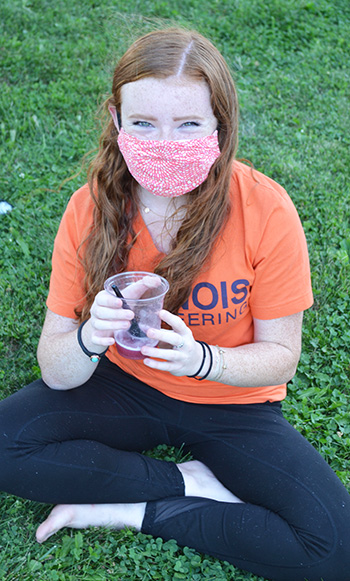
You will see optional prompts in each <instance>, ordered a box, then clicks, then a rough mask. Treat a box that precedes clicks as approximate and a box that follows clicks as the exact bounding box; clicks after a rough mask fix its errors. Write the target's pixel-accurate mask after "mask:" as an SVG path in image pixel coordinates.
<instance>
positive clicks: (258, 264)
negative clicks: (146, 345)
mask: <svg viewBox="0 0 350 581" xmlns="http://www.w3.org/2000/svg"><path fill="white" fill-rule="evenodd" d="M253 175H254V178H255V179H254V178H253ZM256 180H257V181H256ZM230 192H231V197H232V210H231V214H230V217H229V220H228V222H227V224H226V226H225V228H224V230H223V231H222V233H221V235H220V237H219V239H218V240H217V243H216V245H215V248H214V250H213V252H212V256H211V261H210V264H209V267H206V268H205V269H203V272H202V273H201V275H200V276H199V277H198V278H197V279H196V280H195V281H194V284H193V288H192V293H191V296H190V297H189V299H188V300H187V301H186V303H185V304H184V305H182V308H181V310H180V312H179V316H180V317H181V318H182V319H183V320H184V321H185V323H186V324H187V325H188V326H189V327H190V328H191V330H192V332H193V335H194V337H195V339H198V340H202V341H205V342H207V343H209V344H212V345H219V346H221V347H236V346H238V345H243V344H247V343H251V342H252V341H253V317H255V318H257V319H276V318H279V317H285V316H287V315H291V314H294V313H297V312H299V311H303V310H305V309H307V308H309V307H310V306H311V305H312V302H313V299H312V290H311V282H310V268H309V260H308V252H307V245H306V240H305V236H304V232H303V229H302V226H301V223H300V219H299V217H298V214H297V212H296V209H295V207H294V205H293V203H292V201H291V200H290V198H289V196H288V195H287V193H286V192H285V190H284V189H283V188H282V187H281V186H280V185H278V184H277V183H276V182H274V181H273V180H271V179H270V178H268V177H266V176H264V175H263V174H261V173H260V172H257V171H255V170H254V171H253V172H252V170H251V168H250V167H248V166H246V165H244V164H242V163H239V162H234V166H233V173H232V180H231V186H230ZM92 212H93V201H92V199H91V197H90V194H89V188H88V186H87V185H85V186H83V187H82V188H80V189H79V190H78V191H77V192H75V194H74V195H73V196H72V198H71V199H70V201H69V203H68V206H67V209H66V211H65V213H64V215H63V218H62V221H61V224H60V227H59V230H58V233H57V237H56V240H55V245H54V251H53V257H52V267H53V268H52V275H51V280H50V291H49V295H48V299H47V306H48V308H49V309H50V310H52V311H53V312H54V313H57V314H58V315H62V316H64V317H70V318H75V314H74V308H75V307H76V306H77V305H81V304H82V302H83V297H84V289H83V284H82V281H83V274H84V273H83V270H82V267H81V264H80V263H79V261H78V260H77V258H76V251H77V248H78V246H79V244H80V242H81V241H82V240H83V239H84V238H85V236H86V234H87V232H88V231H89V229H90V228H91V224H92ZM134 228H135V231H136V232H137V233H139V235H138V236H137V241H136V244H135V246H134V247H133V249H132V251H131V253H130V258H129V263H128V270H148V271H153V270H154V266H155V264H156V263H157V262H159V260H160V258H161V257H162V255H161V254H160V253H159V251H158V250H157V249H156V247H155V246H154V244H153V241H152V238H151V236H150V234H149V232H148V230H147V227H146V226H145V223H144V222H143V219H142V217H141V215H138V217H137V219H136V222H135V224H134ZM107 357H108V358H109V359H110V360H111V361H112V362H114V363H116V364H117V365H118V366H119V367H121V368H122V369H124V371H126V372H127V373H129V374H131V375H134V376H135V377H137V378H138V379H140V380H141V381H143V382H145V383H147V384H148V385H150V386H151V387H154V388H155V389H158V390H159V391H162V392H163V393H165V394H166V395H168V396H170V397H172V398H175V399H179V400H183V401H188V402H194V403H214V404H226V403H237V404H246V403H261V402H265V401H278V400H282V399H283V398H284V397H285V396H286V385H285V384H282V385H275V386H267V387H266V386H265V387H254V388H248V387H235V386H229V385H225V384H223V383H218V382H215V381H207V380H203V381H197V380H195V379H190V378H187V377H175V376H173V375H171V374H170V373H168V372H165V371H155V370H153V369H150V368H149V367H146V366H145V365H144V364H143V362H142V360H141V361H140V360H136V361H135V360H131V359H125V358H123V357H121V356H120V355H119V354H118V352H117V350H116V348H115V346H112V347H110V349H109V350H108V352H107Z"/></svg>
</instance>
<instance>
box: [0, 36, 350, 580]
mask: <svg viewBox="0 0 350 581" xmlns="http://www.w3.org/2000/svg"><path fill="white" fill-rule="evenodd" d="M105 105H106V112H107V113H108V116H109V121H108V123H107V124H106V128H105V130H104V132H103V134H102V137H101V141H100V150H99V153H98V155H97V157H96V159H95V160H94V162H93V164H92V168H91V173H90V179H89V183H88V184H87V185H85V186H83V187H82V188H81V189H80V190H78V191H77V192H76V193H75V194H74V195H73V196H72V198H71V200H70V202H69V204H68V206H67V209H66V212H65V214H64V216H63V218H62V222H61V225H60V228H59V231H58V234H57V238H56V241H55V247H54V253H53V269H52V276H51V282H50V291H49V295H48V299H47V307H48V310H47V315H46V319H45V323H44V327H43V331H42V335H41V339H40V343H39V348H38V359H39V364H40V367H41V370H42V380H39V381H36V382H34V383H33V384H31V385H29V386H27V387H26V388H24V389H22V390H20V391H19V392H18V393H16V394H14V395H13V396H11V397H9V398H8V399H6V400H4V401H3V402H1V405H0V414H1V438H0V440H1V475H0V486H1V488H2V489H3V490H5V491H7V492H9V493H12V494H16V495H19V496H23V497H26V498H29V499H33V500H38V501H41V502H47V503H54V504H57V505H58V506H56V507H55V508H54V509H53V511H52V512H51V514H50V515H49V516H48V518H47V519H46V520H45V522H43V523H42V524H41V525H40V526H39V528H38V531H37V539H38V541H39V542H43V541H45V540H46V539H47V538H48V537H49V536H51V535H52V534H54V533H55V532H56V531H57V530H59V529H60V528H62V527H64V526H70V527H75V528H84V527H88V526H91V525H95V526H109V527H112V528H118V527H123V526H125V525H128V526H132V527H135V529H136V530H138V531H143V532H144V533H149V534H153V535H156V536H161V537H163V538H164V539H169V538H175V539H176V540H177V541H178V542H179V543H180V544H182V545H189V546H191V547H194V548H196V549H197V550H199V551H202V552H205V553H209V554H211V555H214V556H216V557H218V558H220V559H225V560H227V561H229V562H231V563H233V564H234V565H236V566H237V567H240V568H243V569H246V570H248V571H251V572H253V573H256V574H258V575H262V576H264V577H265V578H268V579H276V580H286V581H287V580H290V581H302V580H304V579H308V581H321V579H323V581H346V580H347V579H348V578H349V569H350V546H349V545H350V498H349V495H348V493H347V491H346V490H345V488H344V487H343V486H342V484H341V483H340V481H339V480H338V479H337V477H336V475H335V474H334V473H333V472H332V470H331V469H330V467H329V466H328V465H327V463H326V462H325V461H324V460H323V459H322V458H321V457H320V455H319V454H318V453H317V452H316V451H315V450H314V449H313V447H312V446H311V445H310V444H309V443H308V442H307V441H306V440H305V439H304V438H303V437H302V436H301V435H300V434H299V433H298V432H297V431H296V430H294V428H293V427H292V426H291V425H290V424H289V423H288V422H287V421H286V420H285V419H284V417H283V415H282V411H281V404H280V402H281V400H283V399H284V397H285V396H286V382H288V381H289V380H290V379H291V378H292V377H293V375H294V373H295V369H296V366H297V363H298V359H299V356H300V347H301V326H302V316H303V311H304V310H305V309H307V308H309V307H310V306H311V304H312V292H311V286H310V274H309V263H308V255H307V247H306V242H305V237H304V234H303V230H302V227H301V224H300V221H299V218H298V215H297V213H296V210H295V208H294V206H293V204H292V202H291V200H290V198H289V197H288V195H287V194H286V192H285V191H284V190H283V188H282V187H281V186H279V185H278V184H276V183H275V182H274V181H272V180H271V179H269V178H267V177H266V176H264V175H262V174H261V173H259V172H256V171H255V170H252V169H251V168H250V167H248V166H246V165H244V164H242V163H239V162H238V161H236V160H235V159H234V157H235V151H236V145H237V99H236V93H235V87H234V85H233V81H232V78H231V76H230V74H229V71H228V68H227V66H226V64H225V62H224V60H223V58H222V56H221V55H220V53H219V52H218V51H217V50H216V49H215V48H214V46H213V45H212V44H211V43H210V42H209V41H208V40H207V39H205V38H203V37H202V36H201V35H199V34H197V33H195V32H190V31H185V30H181V29H170V30H163V31H156V32H153V33H150V34H148V35H146V36H144V37H142V38H140V39H139V40H138V41H136V42H135V43H134V44H133V45H132V46H131V47H130V48H129V50H128V51H127V52H126V53H125V55H124V56H123V57H122V59H121V60H120V62H119V63H118V65H117V67H116V69H115V73H114V79H113V90H112V95H111V97H110V98H109V99H108V100H107V102H106V104H105ZM125 270H129V271H130V270H146V271H150V272H156V273H158V274H161V275H162V276H164V277H165V278H166V279H167V280H168V282H169V284H170V290H169V293H168V294H167V295H166V302H165V308H164V309H163V310H162V311H161V312H160V313H159V316H160V318H161V320H162V321H163V323H164V324H163V328H161V329H160V330H156V329H150V330H149V331H148V332H147V334H148V335H149V337H151V338H153V339H154V340H157V341H159V345H158V347H157V348H156V347H143V355H144V359H142V360H131V359H126V358H123V357H121V356H120V355H119V354H118V352H117V350H116V348H115V343H114V333H115V332H116V331H118V330H121V329H128V328H129V327H130V324H131V323H130V322H131V320H132V319H133V316H134V315H133V312H132V311H131V310H130V309H125V308H123V303H122V301H121V299H119V298H117V297H113V296H112V295H110V294H108V293H107V292H106V291H105V290H103V283H104V281H105V280H106V279H107V278H108V277H109V276H111V275H112V274H114V273H116V272H121V271H125ZM160 443H166V444H168V445H172V446H182V447H183V449H184V452H190V453H191V454H192V457H193V460H191V461H189V462H184V463H182V464H179V465H176V464H175V463H173V462H165V461H160V460H156V459H153V458H149V457H147V456H145V455H143V454H142V451H144V450H147V449H150V448H152V447H154V446H156V445H158V444H160Z"/></svg>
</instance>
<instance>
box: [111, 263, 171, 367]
mask: <svg viewBox="0 0 350 581" xmlns="http://www.w3.org/2000/svg"><path fill="white" fill-rule="evenodd" d="M113 285H116V286H117V288H118V289H119V291H120V292H121V293H122V295H123V299H122V300H123V305H124V308H125V309H130V310H131V311H133V313H134V315H135V317H134V318H133V320H132V321H131V325H130V328H129V329H128V330H121V331H116V332H115V333H114V339H115V342H116V347H117V350H118V353H119V354H120V355H122V356H123V357H126V358H128V359H143V358H144V355H143V354H142V353H141V348H142V347H143V346H144V345H151V346H152V347H155V346H156V345H157V343H158V341H156V340H154V339H149V338H148V337H147V335H146V332H147V330H148V329H149V328H150V327H152V328H154V329H160V326H161V320H160V318H159V316H158V313H159V311H160V310H161V308H162V307H163V302H164V296H165V295H166V293H167V292H168V290H169V283H168V281H167V280H165V278H163V277H162V276H159V275H158V274H154V273H153V272H145V271H134V272H121V273H119V274H115V275H114V276H111V277H110V278H108V279H107V280H106V281H105V284H104V288H105V290H106V291H107V292H109V293H110V294H112V295H113V296H116V293H115V291H114V290H113Z"/></svg>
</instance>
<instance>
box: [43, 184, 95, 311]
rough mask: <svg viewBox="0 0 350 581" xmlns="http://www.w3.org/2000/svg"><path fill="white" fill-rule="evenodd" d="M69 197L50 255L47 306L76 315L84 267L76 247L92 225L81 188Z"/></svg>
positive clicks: (82, 301)
mask: <svg viewBox="0 0 350 581" xmlns="http://www.w3.org/2000/svg"><path fill="white" fill-rule="evenodd" d="M77 194H78V195H77V196H75V195H74V196H72V198H71V200H70V201H69V203H68V206H67V208H66V211H65V212H64V214H63V217H62V220H61V223H60V226H59V229H58V232H57V235H56V238H55V242H54V248H53V254H52V271H51V278H50V288H49V294H48V297H47V301H46V305H47V307H48V308H49V309H50V310H51V311H53V312H54V313H56V314H57V315H61V316H63V317H69V318H72V319H75V318H76V315H75V312H74V309H75V308H76V307H77V306H82V305H83V303H84V297H85V291H84V284H83V280H84V269H83V266H82V264H81V262H80V260H79V259H78V256H77V250H78V248H79V246H80V244H81V242H82V241H83V240H84V239H85V237H86V235H87V233H88V230H89V228H88V227H87V225H90V224H91V220H90V215H91V211H90V208H89V204H87V203H86V202H85V201H84V198H83V197H82V195H81V191H80V190H78V192H77Z"/></svg>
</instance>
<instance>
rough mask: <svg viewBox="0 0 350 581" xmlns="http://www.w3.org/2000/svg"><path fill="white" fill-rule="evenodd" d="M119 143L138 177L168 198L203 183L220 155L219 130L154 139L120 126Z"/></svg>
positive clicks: (134, 175) (146, 186)
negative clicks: (196, 135) (192, 136)
mask: <svg viewBox="0 0 350 581" xmlns="http://www.w3.org/2000/svg"><path fill="white" fill-rule="evenodd" d="M118 145H119V149H120V151H121V153H122V155H123V157H124V159H125V163H126V165H127V166H128V169H129V171H130V173H131V175H132V176H133V177H134V178H135V180H136V181H137V182H138V183H139V184H140V185H141V186H142V187H144V188H146V190H148V191H149V192H152V194H155V195H157V196H165V197H167V198H173V197H175V196H182V195H183V194H187V193H188V192H191V191H192V190H194V189H195V188H197V187H198V186H200V185H201V184H202V183H203V182H204V181H205V180H206V179H207V177H208V174H209V170H210V168H211V166H212V165H213V163H214V161H215V160H216V159H217V158H218V157H219V155H220V149H219V143H218V132H217V131H215V133H213V135H208V136H207V137H202V138H200V139H188V140H181V141H154V140H144V139H138V138H137V137H133V136H132V135H129V134H128V133H126V132H125V131H124V129H121V130H120V133H119V136H118Z"/></svg>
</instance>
